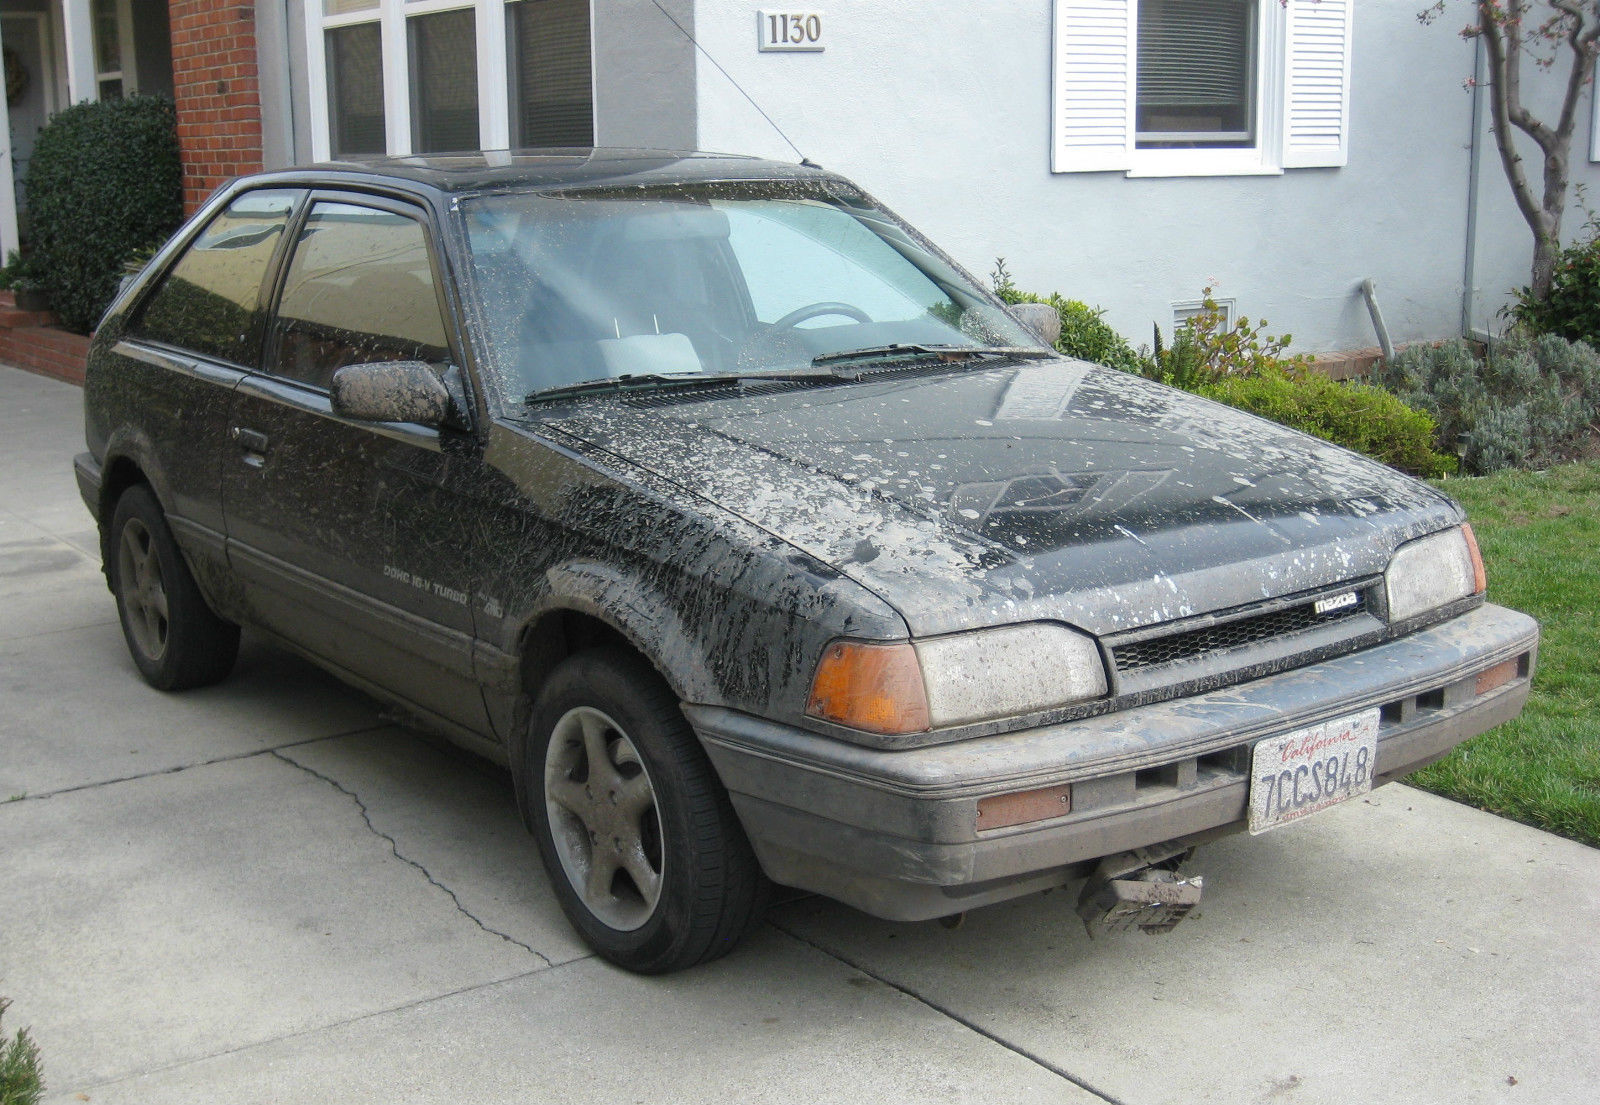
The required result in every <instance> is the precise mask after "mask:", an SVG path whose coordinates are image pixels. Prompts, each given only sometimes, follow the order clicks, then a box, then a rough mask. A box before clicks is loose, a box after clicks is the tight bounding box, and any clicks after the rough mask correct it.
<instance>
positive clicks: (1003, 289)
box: [990, 257, 1144, 372]
mask: <svg viewBox="0 0 1600 1105" xmlns="http://www.w3.org/2000/svg"><path fill="white" fill-rule="evenodd" d="M990 278H991V279H992V281H993V282H994V293H995V295H997V296H999V297H1000V298H1001V299H1002V300H1004V301H1005V302H1006V303H1048V304H1050V306H1052V307H1054V308H1055V309H1056V314H1058V315H1060V316H1061V337H1060V338H1059V339H1058V340H1057V341H1056V349H1057V351H1059V352H1061V353H1065V354H1066V355H1067V356H1069V357H1077V358H1078V359H1080V360H1084V361H1093V362H1095V363H1096V364H1103V365H1110V366H1111V367H1112V368H1120V369H1122V370H1123V371H1125V372H1140V371H1142V370H1143V369H1144V359H1143V358H1142V357H1141V356H1140V355H1139V353H1138V351H1137V350H1135V349H1134V348H1133V346H1131V345H1129V344H1128V343H1127V341H1126V340H1125V339H1124V338H1123V337H1122V335H1121V334H1119V333H1117V332H1116V331H1115V330H1113V329H1112V328H1111V327H1110V326H1109V325H1108V324H1107V323H1106V322H1105V320H1104V319H1102V318H1101V317H1100V316H1101V315H1103V314H1105V311H1104V310H1102V309H1101V308H1099V307H1091V306H1089V305H1088V304H1087V303H1084V302H1082V301H1081V300H1077V299H1063V298H1062V297H1061V296H1060V295H1057V294H1056V293H1055V292H1051V293H1050V294H1049V295H1048V296H1041V295H1035V294H1034V293H1032V292H1024V291H1020V290H1019V289H1018V288H1017V286H1016V285H1015V284H1013V283H1012V281H1011V274H1010V273H1008V272H1007V271H1006V259H1005V258H1004V257H1000V258H997V259H996V260H995V265H994V272H993V273H992V274H991V277H990Z"/></svg>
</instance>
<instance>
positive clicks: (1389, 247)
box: [695, 0, 1600, 351]
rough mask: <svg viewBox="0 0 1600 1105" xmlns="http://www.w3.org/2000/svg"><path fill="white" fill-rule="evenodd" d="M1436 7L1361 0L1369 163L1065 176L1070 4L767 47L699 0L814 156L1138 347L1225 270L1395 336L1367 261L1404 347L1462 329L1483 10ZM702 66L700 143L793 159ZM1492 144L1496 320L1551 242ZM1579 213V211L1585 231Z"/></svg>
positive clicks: (1298, 310) (839, 16)
mask: <svg viewBox="0 0 1600 1105" xmlns="http://www.w3.org/2000/svg"><path fill="white" fill-rule="evenodd" d="M1422 6H1423V3H1422V0H1360V3H1359V4H1358V7H1357V10H1356V12H1355V27H1354V45H1353V49H1354V55H1353V57H1354V60H1353V73H1352V82H1351V120H1350V128H1351V131H1350V159H1349V164H1348V165H1347V166H1345V167H1343V168H1338V169H1290V170H1287V171H1285V173H1284V174H1283V175H1282V176H1255V177H1213V178H1173V179H1129V178H1127V177H1126V176H1124V174H1122V173H1059V174H1053V173H1051V171H1050V97H1051V89H1052V84H1051V72H1050V68H1051V49H1050V27H1051V3H1050V0H1002V2H995V3H990V4H981V5H975V4H969V3H964V2H960V0H924V2H921V3H918V4H916V5H905V4H887V3H882V2H880V0H830V2H829V3H827V4H826V5H825V6H820V5H819V7H820V9H821V10H822V11H823V12H825V13H826V15H827V18H828V33H827V41H828V46H827V50H826V51H825V52H824V53H821V54H779V53H766V54H763V53H758V52H757V49H756V12H757V10H758V6H757V5H756V4H744V3H738V2H730V0H696V5H695V33H696V35H697V37H698V38H699V40H700V42H701V43H702V44H703V45H704V46H705V47H706V49H707V50H708V51H709V52H710V53H711V54H712V55H714V56H715V57H716V59H717V60H718V61H719V62H720V63H721V65H722V66H723V67H725V68H726V69H727V70H728V71H729V73H731V74H732V75H733V77H734V78H735V79H736V80H737V81H738V82H739V83H740V84H741V85H743V86H744V88H745V89H746V90H747V91H748V92H749V93H750V94H751V95H753V96H754V97H755V99H756V100H757V101H758V102H759V103H760V104H761V106H762V107H763V108H764V109H765V110H766V112H767V113H768V114H769V115H771V116H772V117H773V118H774V119H775V120H776V121H777V123H778V124H779V125H780V126H782V127H783V129H784V130H785V131H786V132H787V133H788V135H789V137H790V138H791V139H792V140H793V141H794V143H795V144H796V145H797V146H798V147H799V148H800V149H801V150H802V151H803V152H804V153H805V155H806V156H807V157H809V158H811V159H812V160H813V161H816V162H819V163H820V164H822V165H825V166H826V167H828V168H830V169H834V170H837V171H839V172H842V173H844V174H845V175H847V176H849V177H852V178H853V179H855V180H856V181H857V182H858V183H860V184H861V185H863V186H864V187H866V188H867V189H868V190H870V191H872V192H874V193H875V194H877V195H878V196H879V198H880V199H882V200H883V201H884V202H886V203H887V204H888V205H889V206H891V207H893V208H894V209H895V210H897V211H898V212H899V213H900V214H902V215H903V216H905V217H906V218H908V219H909V220H911V221H912V222H913V223H915V224H917V225H918V226H919V227H920V228H922V229H923V230H925V231H926V232H928V233H929V234H930V235H931V236H932V237H933V238H934V239H935V240H936V241H938V242H939V243H940V244H941V245H943V246H944V247H945V248H946V249H947V250H949V251H950V252H951V253H952V254H953V255H954V256H955V257H956V259H957V260H959V261H960V262H961V263H963V264H964V265H966V266H967V267H968V268H970V269H972V270H973V271H975V272H977V273H979V274H980V275H981V274H987V273H988V272H989V271H990V269H991V268H992V267H993V261H994V258H995V257H997V256H1002V255H1003V256H1004V257H1005V258H1006V263H1007V267H1008V268H1009V269H1010V271H1011V273H1012V274H1013V276H1014V278H1015V279H1016V281H1017V283H1018V284H1019V286H1022V287H1025V288H1029V289H1032V290H1036V291H1041V292H1042V291H1051V290H1056V291H1060V292H1062V293H1063V294H1066V295H1069V296H1072V297H1074V298H1079V299H1083V300H1086V301H1088V302H1090V303H1092V304H1097V305H1099V306H1102V307H1104V308H1106V319H1107V321H1109V322H1110V323H1111V324H1112V325H1113V326H1115V327H1117V329H1118V330H1120V331H1122V333H1124V334H1125V335H1126V336H1128V337H1129V338H1130V339H1131V340H1132V341H1133V342H1134V343H1135V344H1139V343H1147V342H1149V340H1150V327H1151V323H1152V321H1153V320H1157V319H1159V320H1161V321H1162V323H1163V328H1164V329H1167V328H1168V327H1169V325H1170V319H1171V315H1172V304H1173V303H1176V302H1182V301H1186V300H1193V299H1195V298H1196V297H1197V295H1198V293H1199V289H1200V288H1201V287H1202V285H1205V284H1207V283H1212V284H1215V286H1216V288H1217V294H1218V295H1219V296H1220V297H1226V298H1232V299H1234V300H1236V302H1237V306H1238V310H1239V312H1240V313H1242V314H1245V315H1248V316H1250V317H1251V318H1253V319H1259V318H1262V317H1265V318H1266V319H1267V320H1268V322H1269V324H1270V329H1271V330H1272V331H1273V332H1274V333H1284V332H1289V333H1292V334H1293V335H1294V338H1295V343H1294V344H1295V347H1296V348H1297V349H1302V350H1309V351H1333V350H1339V349H1350V348H1359V347H1363V346H1371V345H1375V344H1376V339H1375V336H1374V334H1373V330H1372V326H1371V323H1370V321H1369V319H1368V315H1367V310H1366V306H1365V304H1364V302H1363V300H1362V297H1361V293H1360V285H1361V282H1362V280H1363V279H1364V278H1367V277H1370V278H1372V279H1373V280H1374V281H1376V283H1377V286H1378V296H1379V300H1380V302H1381V304H1382V307H1383V311H1384V314H1385V317H1386V321H1387V323H1388V326H1389V330H1390V333H1391V335H1392V336H1393V338H1394V339H1395V340H1396V341H1397V342H1404V341H1411V340H1418V339H1425V338H1437V337H1444V336H1449V335H1452V334H1456V333H1459V331H1460V319H1461V303H1462V282H1463V272H1464V265H1463V263H1464V255H1465V249H1466V227H1467V222H1468V219H1467V182H1468V172H1467V166H1468V151H1469V145H1470V139H1471V133H1470V132H1471V107H1472V96H1471V93H1470V92H1469V91H1467V90H1466V89H1465V88H1464V87H1463V83H1464V82H1465V81H1466V80H1467V78H1469V77H1470V76H1471V74H1472V65H1473V47H1472V45H1471V44H1470V43H1467V42H1464V41H1463V40H1462V39H1460V38H1459V37H1458V36H1457V34H1456V31H1457V30H1458V29H1459V27H1460V25H1462V24H1463V23H1465V22H1466V18H1465V12H1464V11H1461V12H1451V13H1449V14H1448V15H1447V17H1446V18H1445V19H1444V20H1443V22H1442V23H1441V24H1437V25H1434V26H1431V27H1425V26H1422V25H1420V24H1419V23H1418V21H1417V18H1416V13H1417V11H1418V10H1419V9H1420V8H1421V7H1422ZM696 83H697V99H698V103H699V133H698V141H699V145H700V148H702V149H710V150H721V151H729V152H739V153H756V154H761V155H765V156H770V157H776V158H786V159H790V160H794V159H795V154H794V152H793V151H792V150H791V149H790V148H789V146H788V145H787V144H786V143H785V142H784V141H783V140H782V139H781V138H780V137H778V135H777V134H775V133H774V132H773V130H772V128H771V126H769V125H768V124H767V123H766V122H765V121H764V120H763V119H762V118H761V117H760V115H759V114H758V113H757V112H756V110H755V109H754V108H753V107H751V106H750V104H749V103H748V102H747V101H746V100H745V98H744V97H743V96H742V95H740V94H739V93H738V92H737V91H736V90H735V89H734V88H733V87H732V86H731V85H730V84H729V82H728V79H727V78H726V77H724V76H723V74H722V73H720V72H719V71H718V70H717V68H716V67H715V66H712V65H711V64H709V63H708V62H706V61H705V59H704V58H703V57H702V58H700V60H699V65H698V71H697V76H696ZM1586 97H1587V93H1586ZM1588 118H1589V108H1588V104H1587V102H1586V103H1585V105H1584V109H1583V122H1582V123H1581V124H1580V126H1579V130H1578V134H1577V135H1576V136H1575V139H1574V143H1573V146H1574V168H1575V173H1574V177H1575V179H1577V180H1586V181H1588V182H1590V187H1591V193H1590V194H1591V199H1592V200H1593V201H1594V202H1597V203H1600V187H1596V185H1600V173H1596V172H1595V166H1592V165H1590V164H1589V162H1588V160H1587V150H1588V147H1589V124H1588ZM1483 142H1484V146H1483V169H1482V178H1481V180H1482V191H1481V196H1480V204H1479V208H1480V209H1479V227H1480V229H1479V240H1478V250H1477V265H1476V280H1475V284H1476V287H1477V289H1478V293H1477V295H1476V296H1475V297H1474V303H1475V308H1474V324H1475V325H1477V326H1479V327H1494V326H1496V320H1495V319H1494V317H1493V316H1494V312H1495V311H1496V310H1498V309H1499V307H1500V306H1501V305H1502V304H1503V303H1504V302H1505V300H1506V296H1507V293H1508V292H1509V290H1510V289H1511V288H1512V287H1514V286H1516V285H1520V284H1525V283H1527V280H1528V263H1529V259H1530V257H1531V253H1532V238H1531V235H1530V233H1529V231H1528V229H1527V226H1526V224H1525V223H1524V222H1523V221H1522V218H1521V216H1520V215H1519V214H1518V213H1517V211H1516V209H1515V207H1514V205H1513V203H1512V201H1511V196H1510V191H1509V189H1508V187H1507V186H1506V183H1505V179H1504V175H1503V172H1502V170H1501V168H1500V163H1499V160H1498V158H1497V156H1496V155H1495V152H1494V148H1493V141H1492V139H1491V138H1489V137H1488V136H1487V135H1485V136H1484V137H1483ZM1529 162H1530V164H1531V165H1532V166H1534V167H1537V165H1538V159H1537V158H1536V157H1531V156H1530V157H1529ZM1581 221H1582V216H1581V215H1580V214H1577V213H1576V212H1575V210H1574V209H1572V208H1569V218H1568V230H1569V231H1570V230H1574V229H1577V227H1578V225H1579V224H1580V223H1581Z"/></svg>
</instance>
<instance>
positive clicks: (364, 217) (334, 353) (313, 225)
mask: <svg viewBox="0 0 1600 1105" xmlns="http://www.w3.org/2000/svg"><path fill="white" fill-rule="evenodd" d="M275 328H276V339H277V340H276V343H275V348H276V350H277V352H276V356H275V363H274V365H273V366H272V371H274V372H276V373H277V374H278V375H280V376H287V377H289V378H290V379H293V380H299V381H301V382H303V383H307V384H311V385H313V386H316V387H327V386H328V384H329V382H330V381H331V380H332V379H333V374H334V372H335V371H337V370H338V369H340V368H343V367H344V366H345V365H350V364H365V363H367V362H370V361H427V362H429V363H430V364H442V363H443V362H444V361H446V360H448V359H449V356H450V354H449V349H448V346H449V342H448V340H447V339H446V337H445V326H444V317H443V316H442V315H441V314H440V312H439V300H438V296H437V295H436V294H435V292H434V283H433V267H432V266H431V265H430V264H429V261H428V240H427V231H426V229H425V228H424V227H423V225H422V224H421V223H419V222H418V221H416V220H415V219H411V218H408V217H407V216H405V215H398V214H395V213H394V212H392V211H383V210H379V209H377V208H372V207H363V206H361V205H358V204H350V203H334V202H319V203H317V204H315V205H313V207H312V208H311V212H310V215H309V216H308V217H307V219H306V223H305V227H304V229H303V230H302V231H301V233H300V240H299V242H298V243H296V245H295V250H294V256H293V258H292V259H291V260H290V262H289V273H288V276H287V277H286V279H285V281H284V286H283V296H282V298H281V300H280V302H279V304H278V316H277V322H276V324H275Z"/></svg>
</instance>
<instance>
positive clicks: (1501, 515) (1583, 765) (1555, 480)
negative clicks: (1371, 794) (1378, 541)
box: [1409, 462, 1600, 847]
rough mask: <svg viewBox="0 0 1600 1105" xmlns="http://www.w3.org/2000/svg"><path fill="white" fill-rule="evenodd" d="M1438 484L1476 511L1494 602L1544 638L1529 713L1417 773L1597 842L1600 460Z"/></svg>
mask: <svg viewBox="0 0 1600 1105" xmlns="http://www.w3.org/2000/svg"><path fill="white" fill-rule="evenodd" d="M1435 486H1437V487H1440V488H1442V489H1443V490H1444V491H1445V492H1446V493H1447V494H1449V495H1451V496H1453V497H1454V498H1455V499H1457V500H1458V501H1459V502H1460V503H1461V504H1462V505H1463V506H1465V507H1466V508H1467V512H1468V514H1469V515H1470V516H1471V518H1472V528H1473V530H1474V532H1476V533H1477V535H1478V543H1479V545H1480V546H1481V547H1482V549H1483V559H1484V564H1485V566H1486V568H1487V570H1488V574H1489V599H1490V601H1492V602H1496V603H1499V604H1501V605H1503V606H1510V607H1513V608H1515V609H1517V610H1522V611H1525V612H1527V613H1529V614H1532V615H1533V616H1534V617H1536V618H1538V619H1539V621H1540V622H1541V623H1542V624H1543V626H1544V634H1543V639H1542V641H1541V643H1540V648H1539V666H1538V670H1537V672H1536V674H1535V676H1534V681H1533V694H1532V696H1531V697H1530V698H1529V700H1528V706H1527V709H1526V710H1524V711H1523V713H1522V716H1521V717H1519V718H1517V719H1516V720H1515V721H1512V722H1510V723H1508V724H1506V725H1503V726H1501V727H1500V728H1499V729H1496V730H1493V731H1492V732H1488V733H1485V734H1483V735H1482V736H1481V737H1477V738H1475V739H1474V740H1471V741H1468V742H1467V743H1466V744H1464V745H1462V746H1461V747H1460V748H1458V749H1456V750H1455V751H1454V752H1453V753H1451V754H1450V755H1449V756H1448V757H1446V758H1445V759H1443V760H1441V761H1439V762H1438V763H1436V764H1434V765H1432V766H1431V767H1427V768H1424V769H1423V770H1422V771H1419V772H1417V773H1416V774H1415V775H1413V776H1412V777H1411V779H1410V780H1409V781H1410V782H1412V783H1415V784H1416V785H1418V786H1421V787H1424V788H1426V789H1427V790H1431V791H1435V792H1437V793H1439V794H1443V795H1445V796H1446V797H1449V798H1454V799H1456V800H1458V801H1461V802H1466V803H1469V804H1470V805H1474V806H1478V807H1479V808H1481V809H1486V810H1490V811H1492V812H1494V813H1498V814H1503V815H1504V816H1506V817H1511V818H1515V819H1516V820H1518V821H1523V822H1526V823H1527V824H1529V825H1536V826H1538V827H1539V828H1541V829H1548V830H1550V831H1551V832H1553V833H1560V834H1561V835H1562V836H1567V837H1571V838H1572V839H1573V840H1578V841H1582V842H1583V843H1585V844H1588V845H1591V846H1595V847H1600V463H1596V462H1588V463H1584V464H1571V465H1564V466H1562V467H1560V468H1553V469H1550V470H1549V471H1547V472H1520V471H1512V472H1503V473H1500V474H1498V475H1494V476H1484V477H1475V478H1467V479H1452V480H1441V481H1439V482H1437V483H1436V484H1435Z"/></svg>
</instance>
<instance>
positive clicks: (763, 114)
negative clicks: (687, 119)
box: [650, 0, 821, 168]
mask: <svg viewBox="0 0 1600 1105" xmlns="http://www.w3.org/2000/svg"><path fill="white" fill-rule="evenodd" d="M650 2H651V3H652V4H654V5H655V6H656V10H657V11H658V12H660V13H661V14H662V15H664V16H666V17H667V22H669V23H671V24H672V25H673V26H674V27H676V28H678V33H679V34H681V35H682V36H683V37H684V38H686V39H688V40H689V42H690V43H691V44H692V45H693V46H694V48H695V49H696V50H699V51H700V52H701V53H702V54H704V55H705V56H706V60H707V61H709V62H710V63H711V64H712V65H715V66H716V67H717V72H719V73H721V74H722V75H723V76H724V77H727V78H728V83H729V84H731V85H733V87H735V88H737V89H738V90H739V95H741V96H743V97H744V98H745V99H747V100H749V101H750V106H751V107H753V108H755V109H756V111H757V112H759V113H760V115H761V117H762V118H763V119H765V120H766V121H767V125H768V126H770V127H771V128H772V129H773V130H775V131H777V132H778V137H779V138H781V139H783V140H784V141H785V142H786V143H788V146H789V148H790V149H791V150H793V151H794V152H795V156H796V157H798V158H799V159H800V164H802V165H809V166H811V167H812V168H821V166H820V165H817V164H816V163H815V162H814V161H812V160H811V159H810V158H808V157H806V155H805V154H803V153H801V152H800V147H799V146H796V145H795V144H794V143H793V142H790V141H789V136H788V135H787V134H784V133H783V128H782V127H780V126H779V125H778V124H777V123H775V122H773V121H772V116H770V115H768V114H767V113H766V112H765V111H762V110H761V105H760V104H758V103H756V98H755V97H754V96H752V95H750V93H748V92H746V91H745V90H744V86H743V85H741V84H740V83H739V82H738V81H736V80H734V79H733V74H732V73H730V72H728V71H727V70H726V69H724V68H723V67H722V63H721V62H720V61H718V60H717V59H716V58H714V57H712V56H711V51H710V50H707V49H706V48H705V47H704V46H702V45H700V43H699V42H698V41H697V40H696V39H695V37H694V35H692V34H690V33H689V32H688V31H687V30H685V29H684V26H683V24H682V23H679V22H678V21H677V20H676V19H674V18H673V17H672V13H671V12H669V11H668V10H667V9H666V8H663V7H662V6H661V0H650Z"/></svg>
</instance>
